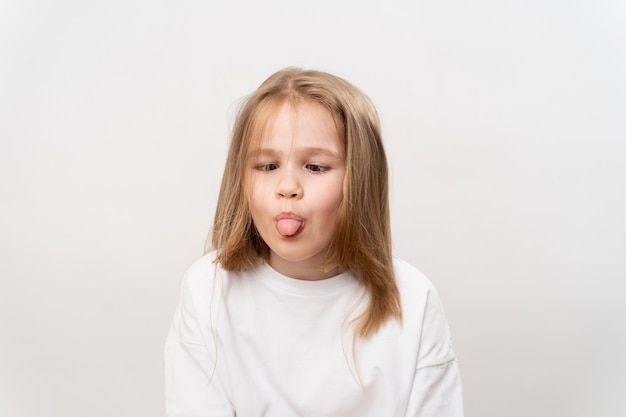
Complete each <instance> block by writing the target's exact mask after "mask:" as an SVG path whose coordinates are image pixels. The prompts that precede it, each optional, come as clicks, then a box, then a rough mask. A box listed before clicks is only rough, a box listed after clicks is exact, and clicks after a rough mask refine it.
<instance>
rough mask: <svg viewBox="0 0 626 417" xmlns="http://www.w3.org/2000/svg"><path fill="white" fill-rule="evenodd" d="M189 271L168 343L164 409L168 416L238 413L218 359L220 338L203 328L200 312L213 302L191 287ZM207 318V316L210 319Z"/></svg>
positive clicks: (220, 416) (213, 416)
mask: <svg viewBox="0 0 626 417" xmlns="http://www.w3.org/2000/svg"><path fill="white" fill-rule="evenodd" d="M189 275H190V273H188V274H187V276H186V277H185V280H184V282H183V286H182V289H181V294H180V301H179V305H178V307H177V309H176V312H175V314H174V319H173V321H172V325H171V327H170V332H169V335H168V336H167V339H166V343H165V352H164V353H165V409H166V415H167V416H168V417H226V416H229V417H232V416H234V415H235V413H234V411H233V409H232V405H231V402H230V400H229V397H228V394H227V390H226V389H225V385H224V382H225V381H223V380H222V378H221V376H220V372H219V370H218V366H217V362H216V358H217V355H216V352H217V345H218V342H217V340H216V338H215V337H214V336H213V333H212V331H211V329H208V330H209V332H208V335H207V332H202V331H201V326H200V324H199V320H198V317H199V311H200V312H201V313H200V314H210V313H209V311H210V306H207V305H198V303H202V304H205V303H204V302H206V304H209V303H210V298H211V297H210V296H209V297H207V299H206V300H205V299H204V297H202V296H201V297H198V294H194V291H192V289H191V286H192V284H191V283H190V278H189ZM207 321H208V320H207Z"/></svg>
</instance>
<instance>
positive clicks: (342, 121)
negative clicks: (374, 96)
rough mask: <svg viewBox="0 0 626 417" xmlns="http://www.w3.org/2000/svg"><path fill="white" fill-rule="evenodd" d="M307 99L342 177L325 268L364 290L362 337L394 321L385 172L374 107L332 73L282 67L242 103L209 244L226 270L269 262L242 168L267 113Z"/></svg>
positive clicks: (396, 298)
mask: <svg viewBox="0 0 626 417" xmlns="http://www.w3.org/2000/svg"><path fill="white" fill-rule="evenodd" d="M301 100H311V101H314V102H317V103H320V104H322V105H323V106H325V107H326V108H327V109H328V110H329V112H330V114H331V115H332V117H333V119H334V122H335V126H336V127H337V131H338V133H339V136H340V137H341V139H342V140H343V145H344V148H345V156H346V161H345V163H346V173H345V178H344V183H343V199H342V202H341V204H340V208H339V212H338V216H339V217H338V225H337V228H336V230H335V235H334V238H333V240H332V242H331V245H330V248H329V253H328V259H327V262H326V265H325V267H328V268H330V269H338V270H350V271H351V272H352V273H353V274H354V275H355V277H356V278H357V279H358V280H359V282H360V283H361V284H362V285H363V286H364V287H365V289H366V293H367V295H368V305H367V308H366V309H365V310H364V311H363V313H362V314H361V315H360V316H359V317H358V318H357V320H358V321H357V327H356V330H355V332H356V334H358V335H359V336H361V337H367V336H369V335H371V334H373V333H374V332H375V331H376V330H378V329H379V328H380V326H381V325H382V324H384V323H385V322H386V321H387V320H388V319H390V318H397V319H398V320H401V319H402V314H401V307H400V295H399V292H398V288H397V286H396V282H395V278H394V273H393V265H392V256H391V231H390V222H389V197H388V172H387V171H388V169H387V159H386V156H385V151H384V148H383V144H382V140H381V134H380V123H379V121H378V116H377V114H376V110H375V108H374V106H373V105H372V103H371V102H370V100H369V99H368V98H367V96H366V95H365V94H363V93H362V92H361V91H360V90H358V89H357V88H356V87H354V86H353V85H352V84H350V83H348V82H347V81H345V80H343V79H341V78H339V77H336V76H334V75H331V74H328V73H325V72H321V71H313V70H301V69H298V68H286V69H283V70H280V71H278V72H276V73H274V74H273V75H271V76H270V77H269V78H268V79H267V80H265V81H264V82H263V84H261V86H260V87H259V88H258V89H257V90H256V91H255V92H254V93H252V94H251V95H250V96H249V97H248V98H247V100H246V101H245V102H244V103H243V106H242V107H241V109H240V111H239V114H238V116H237V118H236V121H235V124H234V127H233V132H232V140H231V144H230V149H229V153H228V159H227V161H226V166H225V168H224V176H223V177H222V185H221V189H220V195H219V200H218V204H217V210H216V214H215V221H214V224H213V233H212V246H213V248H214V249H216V250H217V255H216V262H218V263H220V264H221V266H222V268H224V269H226V270H247V269H250V268H253V267H254V266H255V265H256V264H257V263H258V262H259V261H260V259H266V260H267V259H268V258H269V248H268V246H267V244H266V243H265V242H264V241H263V239H262V238H261V236H260V234H259V233H258V231H257V230H256V227H255V226H254V224H253V222H252V218H251V215H250V211H249V208H248V202H247V201H246V196H245V192H244V180H245V175H244V168H245V166H244V165H245V161H246V160H247V155H248V151H249V149H250V146H251V143H252V142H253V141H254V140H258V137H260V136H261V134H262V133H263V129H264V128H265V125H266V124H267V122H268V120H269V119H270V117H271V116H272V114H274V113H275V110H276V109H277V108H278V107H279V106H280V105H282V104H283V103H285V102H289V103H292V104H295V103H297V102H299V101H301Z"/></svg>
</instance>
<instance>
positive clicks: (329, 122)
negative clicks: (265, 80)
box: [249, 100, 344, 155]
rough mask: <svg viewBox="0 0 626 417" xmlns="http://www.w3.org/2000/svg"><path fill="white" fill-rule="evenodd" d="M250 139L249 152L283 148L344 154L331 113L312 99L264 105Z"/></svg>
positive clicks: (341, 140) (340, 137) (257, 115)
mask: <svg viewBox="0 0 626 417" xmlns="http://www.w3.org/2000/svg"><path fill="white" fill-rule="evenodd" d="M261 107H262V108H260V109H258V112H257V114H256V117H255V119H256V120H255V123H254V127H253V129H252V131H251V132H250V133H251V134H250V137H249V140H250V142H249V150H250V151H251V152H256V151H258V150H260V149H267V148H283V147H286V146H288V147H290V148H293V147H297V146H304V147H318V148H331V149H332V150H333V151H334V152H337V153H340V154H342V155H343V148H344V146H343V137H342V135H341V134H340V131H339V129H338V128H337V123H336V120H335V118H333V115H332V113H331V112H330V111H329V110H328V108H326V106H324V105H323V104H321V103H318V102H316V101H313V100H296V101H287V100H284V101H281V102H274V103H264V105H262V106H261Z"/></svg>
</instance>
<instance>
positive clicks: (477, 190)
mask: <svg viewBox="0 0 626 417" xmlns="http://www.w3.org/2000/svg"><path fill="white" fill-rule="evenodd" d="M287 65H297V66H303V67H307V68H316V69H322V70H327V71H330V72H333V73H335V74H337V75H340V76H342V77H345V78H346V79H348V80H349V81H351V82H353V83H354V84H356V85H357V86H358V87H360V88H361V89H362V90H364V91H365V92H366V93H367V94H368V95H369V96H370V97H371V98H372V99H373V101H374V102H375V104H376V105H377V107H378V109H379V112H380V115H381V119H382V122H383V130H384V135H385V140H386V144H387V150H388V154H389V159H390V163H391V166H392V201H391V204H392V210H393V231H394V246H395V250H396V254H397V255H399V256H401V257H403V258H405V259H406V260H408V261H409V262H411V263H412V264H414V265H415V266H417V267H418V268H420V269H422V270H423V271H424V272H425V273H426V274H427V275H428V276H429V277H430V278H431V280H432V281H433V282H434V283H435V285H436V286H437V287H438V288H439V291H440V293H441V296H442V298H443V301H444V305H445V306H446V309H447V314H448V319H449V321H450V324H451V327H452V331H453V335H454V338H455V345H456V348H457V351H458V356H459V360H460V365H461V372H462V378H463V383H464V391H465V404H466V415H467V416H470V417H474V416H475V417H504V416H506V417H518V416H519V417H522V416H523V417H531V416H532V417H534V416H549V417H553V416H568V417H583V416H585V417H586V416H593V417H598V416H623V415H626V400H625V399H624V393H625V391H624V389H625V388H624V387H626V377H625V376H624V375H625V374H626V359H625V352H626V331H625V330H626V256H625V252H626V237H625V236H626V222H625V221H624V213H626V187H625V185H624V180H625V178H626V6H625V3H624V2H623V1H620V0H614V1H610V0H600V1H598V0H595V1H592V0H580V1H572V0H526V1H513V0H511V1H503V0H475V1H472V2H465V1H461V0H423V1H419V2H414V1H395V2H394V1H386V2H383V1H376V2H375V1H358V0H351V1H346V2H336V1H329V0H324V1H315V2H313V1H310V2H296V1H287V0H282V1H278V0H273V1H264V2H255V1H248V2H245V1H231V2H226V1H224V2H221V3H219V4H216V3H214V2H209V1H199V0H196V1H177V2H174V1H171V2H162V1H138V0H125V1H106V2H105V1H73V2H72V1H69V0H60V1H41V0H40V1H34V0H31V1H4V2H2V3H0V138H1V144H0V198H1V204H0V251H1V252H0V416H3V417H27V416H28V417H32V416H55V417H84V416H90V417H109V416H111V417H113V416H114V417H137V416H163V415H164V412H163V392H162V391H163V390H162V371H163V366H162V346H163V341H164V338H165V335H166V332H167V329H168V326H169V322H170V319H171V316H172V313H173V309H174V307H175V303H176V301H177V295H178V287H179V284H180V281H181V278H182V275H183V273H184V272H185V270H186V269H187V267H188V266H189V265H190V264H191V263H192V262H193V261H194V260H195V259H197V258H198V257H199V256H201V254H202V248H203V242H204V239H205V236H206V235H207V233H208V230H209V226H210V224H211V222H212V217H213V212H214V207H215V203H216V198H217V191H218V186H219V180H220V177H221V170H222V168H223V164H224V158H225V154H226V147H227V143H228V133H229V129H230V126H231V123H232V121H233V115H234V111H235V109H236V106H237V104H238V103H239V101H240V100H241V98H242V97H244V96H245V95H246V94H248V93H249V92H251V91H252V90H253V89H255V88H256V87H257V86H258V85H259V84H260V83H261V82H262V81H263V80H264V79H265V78H266V77H267V76H268V75H270V74H271V73H272V72H274V71H275V70H277V69H280V68H282V67H284V66H287ZM321 400H322V399H321Z"/></svg>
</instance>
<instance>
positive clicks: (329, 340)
mask: <svg viewBox="0 0 626 417" xmlns="http://www.w3.org/2000/svg"><path fill="white" fill-rule="evenodd" d="M387 187H388V184H387V162H386V157H385V152H384V150H383V145H382V142H381V137H380V128H379V122H378V118H377V115H376V112H375V109H374V107H373V106H372V104H371V103H370V101H369V100H368V99H367V97H366V96H365V95H364V94H363V93H362V92H361V91H359V90H358V89H356V88H355V87H354V86H352V85H351V84H349V83H348V82H346V81H344V80H342V79H341V78H338V77H335V76H332V75H330V74H327V73H323V72H318V71H303V70H299V69H293V68H289V69H285V70H282V71H279V72H277V73H275V74H274V75H272V76H271V77H270V78H268V79H267V80H266V81H265V82H264V83H263V84H262V85H261V86H260V87H259V88H258V90H256V91H255V92H254V93H253V94H252V95H251V96H250V97H249V98H248V99H247V101H246V102H245V104H244V106H243V107H242V109H241V111H240V113H239V115H238V117H237V120H236V122H235V126H234V130H233V136H232V142H231V146H230V151H229V154H228V160H227V162H226V167H225V170H224V176H223V179H222V187H221V190H220V195H219V203H218V206H217V212H216V215H215V222H214V226H213V235H212V246H213V251H212V252H210V253H208V254H206V255H205V256H204V257H203V258H201V259H200V260H199V261H198V262H196V263H195V264H194V265H193V266H192V267H191V269H190V270H189V271H188V273H187V275H186V277H185V280H184V282H183V286H182V291H181V298H180V305H179V307H178V309H177V311H176V314H175V317H174V321H173V323H172V327H171V330H170V334H169V336H168V338H167V342H166V346H165V382H166V408H167V415H168V416H169V417H200V416H237V417H259V416H274V417H291V416H311V417H320V416H341V417H346V416H358V417H366V416H372V417H393V416H422V417H424V416H437V417H453V416H454V417H457V416H462V415H463V410H462V399H461V385H460V380H459V372H458V367H457V363H456V359H455V354H454V351H453V349H452V345H451V343H450V333H449V330H448V325H447V323H446V319H445V316H444V312H443V309H442V307H441V303H440V301H439V298H438V296H437V293H436V292H435V290H434V288H433V287H432V285H431V284H430V283H429V281H428V280H427V279H426V278H425V277H424V276H423V275H422V274H421V273H420V272H418V271H417V270H415V269H414V268H413V267H411V266H409V265H408V264H406V263H404V262H402V261H400V260H398V259H395V258H393V257H392V254H391V238H390V226H389V204H388V192H387Z"/></svg>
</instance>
